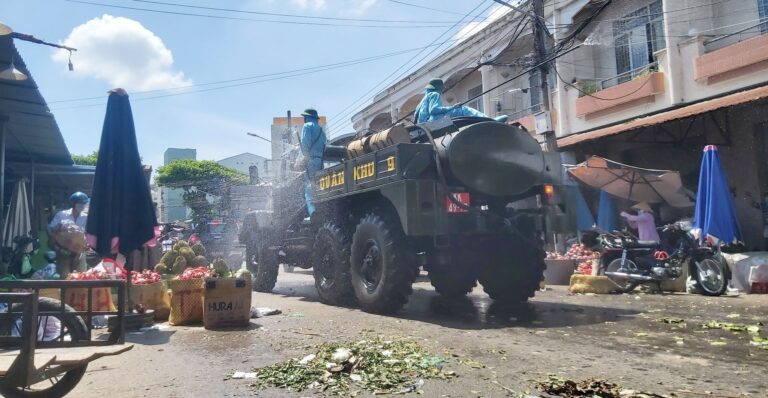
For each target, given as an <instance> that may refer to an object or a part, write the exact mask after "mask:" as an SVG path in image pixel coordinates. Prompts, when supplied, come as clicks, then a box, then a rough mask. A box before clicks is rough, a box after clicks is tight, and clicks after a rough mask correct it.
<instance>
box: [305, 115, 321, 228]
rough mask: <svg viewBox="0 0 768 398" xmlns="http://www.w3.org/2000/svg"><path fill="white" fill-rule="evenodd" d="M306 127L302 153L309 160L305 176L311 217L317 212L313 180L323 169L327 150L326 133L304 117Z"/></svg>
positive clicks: (315, 121)
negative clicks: (313, 199)
mask: <svg viewBox="0 0 768 398" xmlns="http://www.w3.org/2000/svg"><path fill="white" fill-rule="evenodd" d="M304 122H305V123H304V127H302V129H301V152H302V153H304V156H305V157H306V159H307V172H306V174H305V175H304V182H305V184H304V201H305V202H306V203H307V212H309V215H310V216H311V215H312V213H314V212H315V205H314V203H312V179H313V178H314V177H315V174H316V173H317V172H318V171H320V170H322V169H323V151H324V150H325V143H326V138H325V132H323V128H322V127H320V124H318V122H317V119H315V118H313V117H306V116H305V117H304Z"/></svg>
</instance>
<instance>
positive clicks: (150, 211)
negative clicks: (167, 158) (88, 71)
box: [86, 89, 157, 257]
mask: <svg viewBox="0 0 768 398" xmlns="http://www.w3.org/2000/svg"><path fill="white" fill-rule="evenodd" d="M156 226H157V218H156V216H155V210H154V205H153V203H152V195H151V194H150V191H149V184H148V183H147V180H146V177H145V175H144V169H143V168H142V166H141V157H140V156H139V149H138V145H137V143H136V130H135V128H134V125H133V113H132V112H131V104H130V102H129V100H128V94H127V93H126V92H125V91H124V90H122V89H116V90H112V91H110V94H109V100H108V101H107V112H106V115H105V116H104V127H103V129H102V132H101V144H100V146H99V160H98V161H97V163H96V176H95V178H94V182H93V192H92V195H91V203H90V207H89V212H88V224H87V226H86V233H87V234H88V240H89V243H90V244H91V246H93V247H94V248H95V249H96V252H98V253H99V254H100V255H101V256H102V257H107V256H112V255H114V254H115V253H117V252H118V251H119V252H120V253H122V254H123V255H125V256H126V257H128V256H129V254H130V253H131V252H132V251H134V250H137V249H140V248H141V247H142V245H144V244H145V243H147V242H149V241H151V240H153V239H154V237H155V227H156Z"/></svg>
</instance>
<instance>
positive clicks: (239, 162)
mask: <svg viewBox="0 0 768 398" xmlns="http://www.w3.org/2000/svg"><path fill="white" fill-rule="evenodd" d="M216 163H218V164H220V165H222V166H225V167H229V168H230V169H235V170H237V171H239V172H241V173H243V174H247V175H250V174H251V172H252V171H254V170H252V167H255V168H256V169H255V173H256V175H255V176H257V177H258V179H259V180H261V181H270V180H271V179H272V177H273V173H274V168H273V167H272V163H273V162H272V161H271V159H267V158H265V157H263V156H259V155H255V154H253V153H250V152H244V153H241V154H239V155H235V156H230V157H228V158H225V159H221V160H219V161H217V162H216Z"/></svg>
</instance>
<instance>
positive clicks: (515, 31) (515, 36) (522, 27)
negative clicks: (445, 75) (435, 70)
mask: <svg viewBox="0 0 768 398" xmlns="http://www.w3.org/2000/svg"><path fill="white" fill-rule="evenodd" d="M528 20H529V17H527V16H524V17H522V18H520V21H519V22H518V24H517V26H515V28H514V29H513V31H512V32H510V34H509V35H507V36H504V37H502V38H501V39H499V40H497V41H496V42H494V43H493V44H492V45H490V46H489V47H488V48H493V47H495V46H496V45H497V44H498V43H500V42H501V41H502V40H504V39H506V38H507V37H510V36H513V38H512V40H510V42H509V44H508V45H507V46H511V45H512V44H514V43H515V42H516V41H517V39H518V38H520V35H521V34H522V33H523V31H525V28H526V27H527V26H528V24H527V23H526V24H525V25H523V22H525V21H528ZM482 51H483V50H482V49H481V50H480V52H481V53H482ZM465 62H466V61H465ZM483 64H488V63H481V64H478V65H477V66H476V67H474V68H473V69H472V71H470V72H469V73H467V74H465V75H464V76H463V77H462V78H461V79H458V80H457V81H456V82H455V83H454V84H452V85H450V86H448V87H446V88H445V91H448V90H450V89H451V88H453V87H455V86H456V85H458V84H459V83H461V82H462V81H463V80H464V79H466V78H468V77H469V75H471V74H472V73H473V72H475V71H476V70H478V69H480V67H481V66H482V65H483ZM481 96H482V95H481ZM409 116H411V115H404V116H403V117H401V118H400V119H398V120H396V121H395V122H393V123H392V124H391V125H390V126H389V127H388V128H391V127H392V126H394V125H396V124H398V123H400V122H402V121H404V120H406V119H408V117H409ZM414 124H415V122H414Z"/></svg>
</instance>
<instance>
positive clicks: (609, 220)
mask: <svg viewBox="0 0 768 398" xmlns="http://www.w3.org/2000/svg"><path fill="white" fill-rule="evenodd" d="M616 213H617V211H616V206H614V204H613V199H612V198H611V195H608V193H607V192H605V191H600V204H599V205H598V208H597V227H598V228H599V229H600V230H601V231H608V232H610V231H616V230H618V229H619V228H620V225H619V219H618V218H617V217H616Z"/></svg>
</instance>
